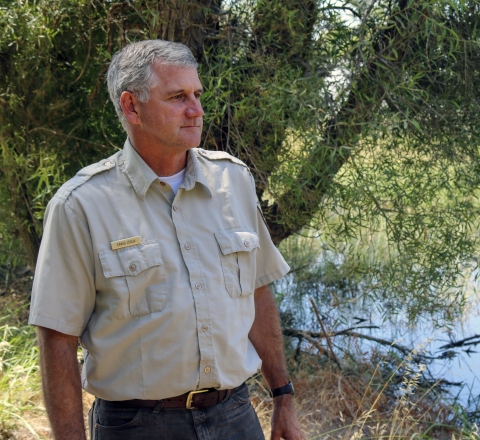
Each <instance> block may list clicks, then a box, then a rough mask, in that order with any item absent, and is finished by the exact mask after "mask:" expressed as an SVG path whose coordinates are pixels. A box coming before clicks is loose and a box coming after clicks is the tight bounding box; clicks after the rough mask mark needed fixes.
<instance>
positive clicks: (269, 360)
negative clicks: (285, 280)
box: [248, 286, 288, 388]
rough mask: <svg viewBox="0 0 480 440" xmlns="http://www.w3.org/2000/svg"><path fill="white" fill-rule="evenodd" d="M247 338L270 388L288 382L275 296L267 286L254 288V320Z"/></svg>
mask: <svg viewBox="0 0 480 440" xmlns="http://www.w3.org/2000/svg"><path fill="white" fill-rule="evenodd" d="M248 336H249V339H250V341H251V343H252V344H253V346H254V347H255V350H256V351H257V353H258V355H259V356H260V359H262V374H263V377H264V378H265V380H266V381H267V384H268V386H269V387H270V388H278V387H281V386H283V385H286V384H287V382H288V372H287V368H286V366H285V355H284V352H283V335H282V330H281V327H280V319H279V317H278V312H277V304H276V302H275V298H274V297H273V295H272V293H271V292H270V288H269V287H268V286H264V287H260V288H259V289H257V290H255V321H254V323H253V326H252V329H251V330H250V333H249V335H248Z"/></svg>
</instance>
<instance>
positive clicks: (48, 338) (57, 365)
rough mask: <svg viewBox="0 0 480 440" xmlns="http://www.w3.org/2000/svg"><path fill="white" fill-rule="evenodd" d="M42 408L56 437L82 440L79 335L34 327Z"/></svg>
mask: <svg viewBox="0 0 480 440" xmlns="http://www.w3.org/2000/svg"><path fill="white" fill-rule="evenodd" d="M37 337H38V345H39V347H40V367H41V372H42V387H43V398H44V400H45V407H46V409H47V414H48V418H49V420H50V424H51V426H52V431H53V435H54V438H55V439H56V440H85V438H86V437H85V426H84V424H83V409H82V386H81V380H80V371H79V368H78V360H77V347H78V337H76V336H70V335H66V334H64V333H60V332H57V331H55V330H51V329H48V328H45V327H37Z"/></svg>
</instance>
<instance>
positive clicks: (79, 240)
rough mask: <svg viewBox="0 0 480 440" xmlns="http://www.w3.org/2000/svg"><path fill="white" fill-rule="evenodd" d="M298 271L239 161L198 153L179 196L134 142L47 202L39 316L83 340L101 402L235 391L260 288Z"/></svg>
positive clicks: (87, 380) (246, 363)
mask: <svg viewBox="0 0 480 440" xmlns="http://www.w3.org/2000/svg"><path fill="white" fill-rule="evenodd" d="M135 237H137V238H135ZM112 242H119V243H117V245H115V244H113V245H112ZM288 270H289V267H288V265H287V264H286V263H285V261H284V260H283V258H282V256H281V255H280V253H279V252H278V250H277V249H276V248H275V246H274V245H273V243H272V241H271V239H270V236H269V233H268V230H267V228H266V226H265V224H264V222H263V219H262V217H261V214H260V212H259V210H258V209H257V202H256V195H255V189H254V182H253V179H252V177H251V175H250V173H249V170H248V168H247V167H246V166H245V165H244V164H242V162H240V161H239V160H238V159H235V158H233V157H232V156H230V155H228V154H226V153H222V152H211V151H205V150H202V149H191V150H189V151H188V160H187V169H186V173H185V179H184V181H183V183H182V184H181V186H180V189H179V191H178V193H177V195H176V196H175V195H174V193H173V191H172V189H171V188H170V186H169V185H168V184H166V183H164V182H161V181H159V179H158V178H157V176H156V175H155V173H154V172H153V171H152V170H151V169H150V168H149V167H148V165H147V164H146V163H145V162H144V161H143V160H142V159H141V158H140V156H139V155H138V154H137V153H136V151H135V150H134V149H133V147H132V146H131V144H130V142H129V141H128V140H127V142H126V144H125V148H124V149H123V150H122V151H120V152H118V153H117V154H115V155H114V156H112V157H110V158H109V159H107V160H103V161H101V162H99V163H97V164H94V165H91V166H89V167H86V168H84V169H83V170H81V171H80V172H79V173H78V174H77V175H76V176H75V177H74V178H73V179H71V180H69V181H68V182H67V183H65V185H63V186H62V188H60V190H59V191H58V192H57V194H56V195H55V197H54V198H53V199H52V200H51V202H50V203H49V205H48V207H47V211H46V213H45V228H44V235H43V239H42V245H41V248H40V255H39V258H38V263H37V268H36V272H35V280H34V286H33V293H32V305H31V311H30V321H29V322H30V323H31V324H34V325H39V326H43V327H48V328H51V329H54V330H57V331H60V332H62V333H66V334H70V335H75V336H80V339H81V343H82V346H83V348H84V357H85V364H84V368H83V372H82V382H83V387H84V388H85V390H87V391H88V392H90V393H92V394H94V395H96V396H98V397H101V398H103V399H107V400H126V399H134V398H136V399H162V398H166V397H172V396H177V395H179V394H182V393H185V392H187V391H190V390H195V389H199V388H208V387H215V388H219V389H228V388H233V387H236V386H238V385H240V384H241V383H242V382H243V381H244V380H245V379H247V378H248V377H249V376H251V375H252V374H254V373H255V372H256V371H257V370H258V369H259V368H260V366H261V360H260V358H259V357H258V354H257V353H256V351H255V349H254V347H253V346H252V344H251V343H250V341H249V339H248V333H249V331H250V328H251V326H252V323H253V320H254V295H253V292H254V289H255V288H258V287H261V286H264V285H266V284H268V283H270V282H272V281H274V280H276V279H278V278H280V277H282V276H283V275H285V274H286V273H287V272H288Z"/></svg>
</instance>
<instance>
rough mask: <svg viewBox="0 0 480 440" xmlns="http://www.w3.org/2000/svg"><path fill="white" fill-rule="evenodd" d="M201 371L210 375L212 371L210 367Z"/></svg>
mask: <svg viewBox="0 0 480 440" xmlns="http://www.w3.org/2000/svg"><path fill="white" fill-rule="evenodd" d="M203 371H205V373H210V371H212V370H211V368H210V367H205V369H204V370H203Z"/></svg>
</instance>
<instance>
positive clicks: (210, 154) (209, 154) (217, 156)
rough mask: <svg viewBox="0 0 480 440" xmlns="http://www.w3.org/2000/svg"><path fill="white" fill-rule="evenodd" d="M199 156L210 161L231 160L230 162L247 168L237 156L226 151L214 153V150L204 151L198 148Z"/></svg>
mask: <svg viewBox="0 0 480 440" xmlns="http://www.w3.org/2000/svg"><path fill="white" fill-rule="evenodd" d="M197 151H198V154H200V155H201V156H203V157H205V158H206V159H209V160H229V161H230V162H233V163H236V164H237V165H242V166H243V167H246V168H248V167H247V165H245V164H244V163H243V162H242V161H241V160H240V159H237V158H236V157H235V156H232V155H231V154H228V153H226V152H225V151H212V150H204V149H203V148H197Z"/></svg>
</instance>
